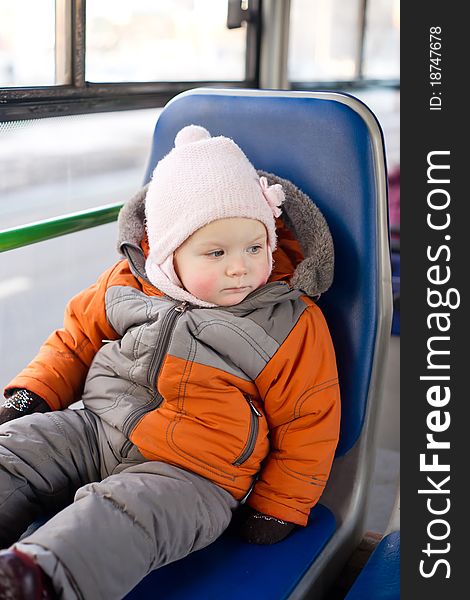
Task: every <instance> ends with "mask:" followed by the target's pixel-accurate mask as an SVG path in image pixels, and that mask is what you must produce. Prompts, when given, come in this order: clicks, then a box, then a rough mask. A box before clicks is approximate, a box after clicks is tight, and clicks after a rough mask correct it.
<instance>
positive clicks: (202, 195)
mask: <svg viewBox="0 0 470 600" xmlns="http://www.w3.org/2000/svg"><path fill="white" fill-rule="evenodd" d="M283 201H284V192H283V190H282V187H281V185H279V184H275V185H272V186H268V183H267V180H266V178H265V177H261V178H260V177H259V176H258V174H257V172H256V170H255V168H254V167H253V165H252V164H251V163H250V161H249V160H248V158H247V157H246V156H245V154H244V153H243V152H242V150H241V149H240V148H239V147H238V146H237V144H236V143H235V142H234V141H233V140H231V139H229V138H226V137H223V136H218V137H211V135H210V133H209V132H208V131H207V130H206V129H204V127H200V126H199V125H188V126H187V127H184V128H183V129H181V130H180V131H179V132H178V134H177V135H176V138H175V147H174V148H173V149H172V150H171V151H170V152H169V153H168V154H167V155H166V156H165V157H164V158H162V160H160V162H159V163H158V164H157V166H156V167H155V170H154V172H153V175H152V181H151V182H150V185H149V188H148V191H147V196H146V199H145V216H146V225H147V235H148V241H149V248H150V252H149V255H148V258H147V261H146V264H145V268H146V271H147V276H148V278H149V280H150V282H151V283H152V284H153V285H155V286H156V287H157V288H159V289H160V290H161V291H162V292H164V293H165V294H168V295H169V296H171V297H173V298H176V299H179V300H187V301H189V302H195V301H197V302H196V303H197V304H199V305H200V306H215V305H213V304H210V303H208V302H204V301H202V300H199V299H196V298H194V296H192V295H191V294H190V293H189V292H187V291H186V290H184V289H183V288H182V285H181V283H180V281H179V280H178V278H177V276H176V273H175V272H174V268H173V253H174V251H175V250H176V249H177V248H179V247H180V246H181V244H182V243H183V242H184V241H185V240H187V239H188V237H189V236H191V235H192V234H193V233H194V232H195V231H197V230H198V229H200V228H201V227H203V226H204V225H208V224H209V223H211V222H212V221H216V220H218V219H226V218H229V217H239V218H240V217H245V218H248V219H256V220H257V221H261V223H263V224H264V225H265V227H266V231H267V234H268V246H269V249H270V250H271V252H272V251H274V249H275V248H276V226H275V217H277V216H279V215H280V214H281V209H280V208H279V207H280V206H281V204H282V202H283Z"/></svg>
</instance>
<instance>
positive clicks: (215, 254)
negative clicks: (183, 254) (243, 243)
mask: <svg viewBox="0 0 470 600" xmlns="http://www.w3.org/2000/svg"><path fill="white" fill-rule="evenodd" d="M223 255H224V251H223V250H214V251H213V252H208V253H207V256H213V257H214V258H220V257H221V256H223Z"/></svg>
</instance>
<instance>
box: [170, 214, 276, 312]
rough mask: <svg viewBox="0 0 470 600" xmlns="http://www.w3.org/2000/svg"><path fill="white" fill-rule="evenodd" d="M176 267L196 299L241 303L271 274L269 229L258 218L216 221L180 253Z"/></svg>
mask: <svg viewBox="0 0 470 600" xmlns="http://www.w3.org/2000/svg"><path fill="white" fill-rule="evenodd" d="M174 266H175V271H176V273H177V275H178V277H179V278H180V280H181V283H182V284H183V286H184V287H185V289H186V290H187V291H188V292H190V293H191V294H192V295H193V296H196V297H197V298H199V299H200V300H204V301H206V302H211V303H212V304H217V305H219V306H232V305H234V304H238V303H239V302H241V301H242V300H244V298H246V297H247V296H248V294H249V293H250V292H252V291H253V290H256V289H257V288H259V287H260V286H261V285H264V284H265V283H266V281H267V280H268V277H269V275H270V271H271V264H270V260H269V256H268V247H267V233H266V228H265V226H264V225H263V224H262V223H261V222H260V221H255V220H254V219H245V218H231V219H219V220H217V221H213V222H212V223H209V225H205V226H204V227H201V229H198V230H197V231H196V232H195V233H193V235H192V236H190V237H189V238H188V239H187V240H186V241H185V242H184V244H182V245H181V246H180V247H179V248H178V250H176V252H175V254H174Z"/></svg>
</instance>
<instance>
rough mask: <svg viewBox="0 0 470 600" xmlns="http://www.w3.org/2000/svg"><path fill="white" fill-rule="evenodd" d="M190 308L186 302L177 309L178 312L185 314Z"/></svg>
mask: <svg viewBox="0 0 470 600" xmlns="http://www.w3.org/2000/svg"><path fill="white" fill-rule="evenodd" d="M187 308H188V303H187V302H186V300H185V301H184V302H182V303H181V304H179V305H178V306H176V307H175V310H176V312H180V313H184V311H185V310H186V309H187Z"/></svg>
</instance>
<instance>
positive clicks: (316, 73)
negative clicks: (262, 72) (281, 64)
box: [288, 0, 361, 82]
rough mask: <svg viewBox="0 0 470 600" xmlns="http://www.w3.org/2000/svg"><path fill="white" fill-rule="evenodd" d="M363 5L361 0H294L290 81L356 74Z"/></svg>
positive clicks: (334, 77)
mask: <svg viewBox="0 0 470 600" xmlns="http://www.w3.org/2000/svg"><path fill="white" fill-rule="evenodd" d="M360 4H361V3H360V2H359V1H358V0H349V1H348V2H344V0H292V2H291V14H290V33H289V57H288V78H289V81H299V82H300V81H322V80H337V79H338V80H342V79H346V80H347V79H353V78H354V77H355V75H356V62H357V53H358V48H359V46H358V42H359V37H358V36H359V30H360V27H359V26H360V10H359V9H360Z"/></svg>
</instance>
